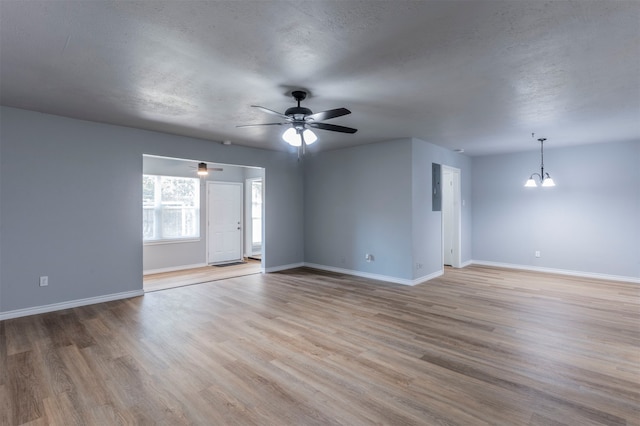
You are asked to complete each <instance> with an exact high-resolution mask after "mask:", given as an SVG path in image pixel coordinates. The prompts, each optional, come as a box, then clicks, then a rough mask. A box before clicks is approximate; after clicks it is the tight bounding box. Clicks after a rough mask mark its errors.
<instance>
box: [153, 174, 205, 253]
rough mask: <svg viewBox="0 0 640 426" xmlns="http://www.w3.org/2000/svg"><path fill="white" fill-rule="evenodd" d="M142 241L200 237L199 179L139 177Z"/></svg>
mask: <svg viewBox="0 0 640 426" xmlns="http://www.w3.org/2000/svg"><path fill="white" fill-rule="evenodd" d="M142 206H143V216H142V217H143V219H142V221H143V222H142V223H143V241H144V242H158V241H171V240H182V239H194V238H200V180H199V179H193V178H184V177H173V176H156V175H143V176H142Z"/></svg>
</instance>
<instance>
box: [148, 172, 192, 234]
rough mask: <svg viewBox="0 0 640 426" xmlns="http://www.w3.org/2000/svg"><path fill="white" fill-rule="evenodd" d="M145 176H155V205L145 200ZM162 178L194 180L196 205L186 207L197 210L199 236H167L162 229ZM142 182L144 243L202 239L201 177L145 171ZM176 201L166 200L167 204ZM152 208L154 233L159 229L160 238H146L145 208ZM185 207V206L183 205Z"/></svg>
mask: <svg viewBox="0 0 640 426" xmlns="http://www.w3.org/2000/svg"><path fill="white" fill-rule="evenodd" d="M145 177H153V178H155V182H154V198H153V205H152V206H149V205H148V204H147V203H146V202H145V197H144V178H145ZM162 179H186V180H190V181H192V183H193V184H194V198H195V200H194V206H193V207H186V209H194V210H195V218H194V223H195V225H194V228H195V230H196V232H197V234H198V235H197V236H180V237H166V236H165V235H164V234H165V233H163V232H162V231H163V229H164V228H163V227H162V214H163V211H164V209H163V200H162ZM142 184H143V194H142V215H143V217H142V228H143V230H142V243H143V245H160V244H179V243H188V242H198V241H201V240H202V223H201V222H202V221H201V207H202V196H201V195H202V194H201V188H200V179H198V178H191V177H187V176H168V175H161V174H152V173H143V175H142ZM170 203H175V201H166V202H165V204H170ZM149 207H150V209H151V210H152V212H153V216H154V234H155V233H156V232H157V231H159V233H160V238H154V239H145V236H144V223H145V218H144V215H145V210H147V209H149ZM183 209H185V207H183Z"/></svg>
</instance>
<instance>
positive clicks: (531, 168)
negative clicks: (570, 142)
mask: <svg viewBox="0 0 640 426" xmlns="http://www.w3.org/2000/svg"><path fill="white" fill-rule="evenodd" d="M549 145H550V144H547V145H546V146H545V171H548V172H549V173H550V174H551V176H552V177H553V179H554V181H555V182H556V185H557V186H555V187H553V188H541V187H537V188H524V187H523V185H524V182H525V181H526V179H527V178H528V177H529V175H530V174H531V173H533V172H535V171H536V170H537V171H538V172H539V171H540V153H539V152H527V153H519V154H509V155H495V156H488V157H478V158H474V159H473V186H472V192H473V226H472V229H473V238H472V240H473V248H472V251H473V259H474V260H478V261H489V262H499V263H508V264H513V265H524V266H530V267H543V268H554V269H562V270H567V271H579V272H586V273H596V274H607V275H616V276H624V277H636V278H637V277H640V142H629V143H606V144H598V145H586V146H578V147H571V148H561V149H553V148H549V147H548V146H549ZM551 146H552V145H551ZM536 250H539V251H540V252H541V257H540V258H536V257H535V256H534V253H535V251H536Z"/></svg>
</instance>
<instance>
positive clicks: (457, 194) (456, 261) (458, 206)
mask: <svg viewBox="0 0 640 426" xmlns="http://www.w3.org/2000/svg"><path fill="white" fill-rule="evenodd" d="M445 171H447V172H449V173H451V174H453V175H456V178H452V181H453V182H455V183H456V185H455V188H454V189H453V191H452V192H453V194H452V195H453V197H454V200H453V201H454V203H453V205H454V211H453V218H454V219H456V220H455V222H456V223H455V224H454V226H455V227H456V239H455V244H456V246H457V247H456V253H455V256H453V257H452V262H451V263H452V265H451V266H452V267H454V268H461V267H462V266H461V264H462V262H461V259H462V171H461V170H460V169H458V168H456V167H451V166H447V165H445V164H442V165H441V166H440V183H441V188H440V194H441V195H442V198H443V200H442V201H444V190H443V189H442V185H443V181H444V172H445ZM440 242H441V248H440V252H441V254H442V264H443V265H444V202H443V203H441V209H440Z"/></svg>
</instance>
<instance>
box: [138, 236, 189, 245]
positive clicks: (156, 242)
mask: <svg viewBox="0 0 640 426" xmlns="http://www.w3.org/2000/svg"><path fill="white" fill-rule="evenodd" d="M200 240H201V238H200V237H198V238H175V239H172V240H147V241H144V240H143V241H142V244H144V245H145V246H161V245H165V244H185V243H186V244H188V243H198V242H200Z"/></svg>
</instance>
